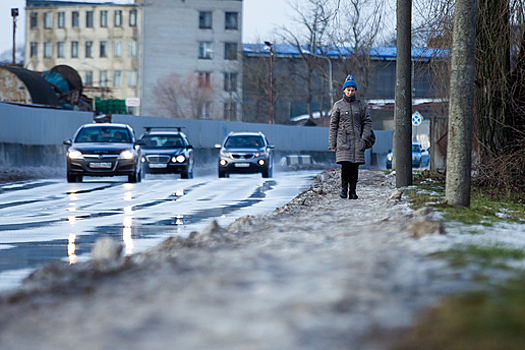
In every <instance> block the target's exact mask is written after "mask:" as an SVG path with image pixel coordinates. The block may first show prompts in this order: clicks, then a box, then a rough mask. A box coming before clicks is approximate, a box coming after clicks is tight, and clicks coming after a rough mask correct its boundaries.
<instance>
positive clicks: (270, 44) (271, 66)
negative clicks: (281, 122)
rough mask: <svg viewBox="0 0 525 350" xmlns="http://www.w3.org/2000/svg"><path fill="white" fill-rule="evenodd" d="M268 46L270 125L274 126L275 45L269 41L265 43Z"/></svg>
mask: <svg viewBox="0 0 525 350" xmlns="http://www.w3.org/2000/svg"><path fill="white" fill-rule="evenodd" d="M264 43H265V44H266V46H268V47H269V48H270V49H269V50H270V51H269V55H268V56H269V57H270V116H269V118H268V124H272V114H273V91H272V90H273V45H272V43H271V42H269V41H265V42H264Z"/></svg>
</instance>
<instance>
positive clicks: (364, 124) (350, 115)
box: [328, 96, 373, 164]
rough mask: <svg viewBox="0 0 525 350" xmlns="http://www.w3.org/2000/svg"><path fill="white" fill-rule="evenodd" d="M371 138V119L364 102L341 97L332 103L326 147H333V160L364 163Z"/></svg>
mask: <svg viewBox="0 0 525 350" xmlns="http://www.w3.org/2000/svg"><path fill="white" fill-rule="evenodd" d="M372 144H373V140H372V119H370V115H369V114H368V106H367V104H366V103H365V102H363V101H360V100H356V99H355V97H354V96H353V97H352V98H348V97H346V96H345V97H343V98H342V99H341V100H339V101H337V102H336V103H334V107H333V108H332V117H331V119H330V135H329V138H328V148H335V149H336V151H335V161H336V162H337V163H341V162H352V163H357V164H365V149H367V148H370V147H371V146H372Z"/></svg>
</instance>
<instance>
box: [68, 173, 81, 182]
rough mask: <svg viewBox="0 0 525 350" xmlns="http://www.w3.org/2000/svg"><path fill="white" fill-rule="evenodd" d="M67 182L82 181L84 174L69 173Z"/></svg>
mask: <svg viewBox="0 0 525 350" xmlns="http://www.w3.org/2000/svg"><path fill="white" fill-rule="evenodd" d="M67 182H82V175H72V174H70V173H67Z"/></svg>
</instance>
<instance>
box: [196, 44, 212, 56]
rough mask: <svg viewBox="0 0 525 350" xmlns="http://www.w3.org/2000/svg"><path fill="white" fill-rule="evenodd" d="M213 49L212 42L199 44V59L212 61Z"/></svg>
mask: <svg viewBox="0 0 525 350" xmlns="http://www.w3.org/2000/svg"><path fill="white" fill-rule="evenodd" d="M212 53H213V49H212V47H211V43H210V42H205V41H201V42H200V43H199V58H202V59H211V58H212Z"/></svg>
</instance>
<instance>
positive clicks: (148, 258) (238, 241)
mask: <svg viewBox="0 0 525 350" xmlns="http://www.w3.org/2000/svg"><path fill="white" fill-rule="evenodd" d="M393 183H394V178H393V176H392V175H385V174H383V173H381V172H375V171H362V172H361V173H360V182H359V183H358V188H357V193H358V195H359V199H358V200H347V199H341V198H339V190H340V188H339V172H338V171H333V170H332V171H326V172H323V173H321V174H319V175H318V176H317V177H316V178H315V179H314V181H313V185H312V187H311V188H310V189H308V190H307V191H305V192H303V193H302V194H300V195H298V196H297V197H296V198H294V199H293V200H292V201H291V202H290V203H288V204H286V205H284V206H283V207H281V208H278V209H277V210H275V211H273V212H270V213H267V214H265V215H261V216H246V217H242V218H240V219H238V220H237V221H235V222H234V223H232V224H231V225H229V226H228V227H219V226H218V225H217V224H216V223H215V222H213V223H211V224H210V226H209V227H207V228H206V229H205V230H203V231H202V232H193V233H192V234H190V236H189V237H188V238H186V239H183V238H180V237H172V238H169V239H167V240H166V241H164V242H162V243H161V244H159V245H158V246H156V247H154V248H152V249H149V250H148V251H146V252H144V253H138V254H135V255H131V256H125V257H123V256H122V255H121V254H120V253H121V247H120V248H119V244H118V243H116V242H112V241H108V240H106V241H100V242H97V244H96V246H95V248H94V251H93V254H92V256H93V259H92V260H91V261H89V262H85V263H81V264H76V265H71V266H70V265H65V264H63V263H58V262H57V263H53V264H50V265H47V266H45V267H43V268H42V269H40V270H37V271H36V272H35V273H34V274H32V275H31V276H30V277H28V279H27V280H26V281H25V282H24V284H23V285H22V287H21V288H19V289H18V290H15V291H12V292H10V293H6V294H4V295H3V297H2V299H1V300H0V302H1V303H2V306H1V308H0V320H1V323H0V324H1V327H0V344H1V348H2V349H3V350H7V349H17V350H20V349H37V348H38V349H41V350H47V349H53V350H56V349H76V350H81V349H90V350H93V349H113V350H118V349H148V350H155V349H159V350H160V349H162V350H166V349H185V350H188V349H229V350H233V349H239V350H241V349H242V350H246V349H289V350H294V349H312V350H314V349H315V350H318V349H332V350H334V349H360V350H366V349H388V348H391V345H392V342H394V341H395V339H396V336H397V335H399V333H400V330H402V329H403V328H404V327H407V326H409V325H410V324H411V322H413V321H414V319H415V317H417V315H418V313H419V312H421V311H423V310H424V309H426V308H428V307H429V306H431V305H433V304H434V303H436V302H437V301H438V300H439V298H440V297H442V296H445V295H447V294H450V293H457V292H464V291H467V290H470V289H472V288H473V283H472V282H471V275H470V274H469V271H468V270H465V271H464V273H461V274H458V271H457V270H452V269H451V268H450V267H448V265H447V263H446V262H445V261H443V260H439V259H432V258H430V257H429V256H428V253H429V252H432V251H436V250H439V249H445V248H446V247H449V246H450V245H451V244H454V240H455V238H453V237H452V238H451V236H450V235H448V234H445V235H443V234H440V233H443V226H442V224H441V223H439V222H438V221H437V220H436V216H435V215H434V213H432V212H431V211H430V210H422V211H419V212H414V211H413V210H411V209H410V208H409V207H408V204H407V202H406V200H405V199H404V197H403V195H402V194H401V193H399V192H396V190H395V189H394V186H393ZM452 236H454V235H452ZM455 236H457V235H455Z"/></svg>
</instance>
